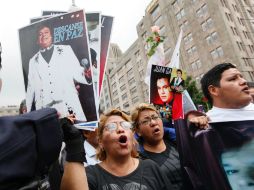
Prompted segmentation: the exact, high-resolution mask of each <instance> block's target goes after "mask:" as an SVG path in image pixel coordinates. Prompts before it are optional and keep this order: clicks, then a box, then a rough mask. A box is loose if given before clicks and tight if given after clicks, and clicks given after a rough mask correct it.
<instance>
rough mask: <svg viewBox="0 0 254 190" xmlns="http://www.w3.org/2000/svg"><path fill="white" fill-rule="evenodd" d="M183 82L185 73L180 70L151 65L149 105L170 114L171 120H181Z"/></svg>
mask: <svg viewBox="0 0 254 190" xmlns="http://www.w3.org/2000/svg"><path fill="white" fill-rule="evenodd" d="M185 80H186V72H184V71H182V70H180V69H176V68H170V67H164V66H159V65H152V69H151V76H150V103H153V104H154V105H156V106H157V107H158V109H159V110H160V111H164V112H166V113H168V114H170V115H171V117H172V119H179V118H183V98H182V92H183V91H184V81H185ZM164 115H165V114H164Z"/></svg>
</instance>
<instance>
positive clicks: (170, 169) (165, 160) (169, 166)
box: [139, 140, 183, 190]
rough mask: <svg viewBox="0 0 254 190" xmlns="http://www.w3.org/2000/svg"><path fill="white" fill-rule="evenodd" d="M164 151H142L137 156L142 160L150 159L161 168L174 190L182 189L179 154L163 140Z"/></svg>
mask: <svg viewBox="0 0 254 190" xmlns="http://www.w3.org/2000/svg"><path fill="white" fill-rule="evenodd" d="M164 142H165V144H166V150H165V151H163V152H161V153H154V152H149V151H146V150H144V151H142V152H141V153H140V154H139V155H140V157H141V158H142V159H147V158H148V159H151V160H153V161H155V162H156V163H157V164H158V165H159V166H160V168H161V170H162V172H163V173H164V174H165V175H166V176H167V177H168V179H169V180H170V181H171V183H172V185H173V187H174V189H175V190H180V189H183V179H182V172H181V165H180V160H179V154H178V151H177V150H176V148H175V146H174V145H173V144H172V143H170V142H168V141H166V140H164Z"/></svg>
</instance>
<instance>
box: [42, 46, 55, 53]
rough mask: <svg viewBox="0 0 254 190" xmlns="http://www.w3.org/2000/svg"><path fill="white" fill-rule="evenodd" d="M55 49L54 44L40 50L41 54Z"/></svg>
mask: <svg viewBox="0 0 254 190" xmlns="http://www.w3.org/2000/svg"><path fill="white" fill-rule="evenodd" d="M52 47H53V44H51V46H49V47H46V48H44V49H40V52H45V51H46V50H50V49H51V48H52Z"/></svg>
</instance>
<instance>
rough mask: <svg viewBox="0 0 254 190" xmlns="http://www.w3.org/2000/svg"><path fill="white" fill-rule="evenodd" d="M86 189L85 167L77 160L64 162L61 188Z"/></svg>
mask: <svg viewBox="0 0 254 190" xmlns="http://www.w3.org/2000/svg"><path fill="white" fill-rule="evenodd" d="M70 189H71V190H88V189H89V188H88V184H87V178H86V173H85V168H84V165H83V164H82V163H79V162H66V164H65V166H64V174H63V178H62V182H61V190H70Z"/></svg>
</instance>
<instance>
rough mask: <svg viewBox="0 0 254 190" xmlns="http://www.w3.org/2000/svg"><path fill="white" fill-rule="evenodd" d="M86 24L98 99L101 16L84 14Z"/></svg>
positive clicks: (98, 14)
mask: <svg viewBox="0 0 254 190" xmlns="http://www.w3.org/2000/svg"><path fill="white" fill-rule="evenodd" d="M86 23H87V30H88V39H89V45H90V53H91V61H92V71H93V82H94V86H95V90H96V95H97V97H98V93H97V92H99V82H98V81H99V71H100V64H98V61H100V53H101V14H100V13H86ZM97 99H99V98H97ZM98 102H99V101H98Z"/></svg>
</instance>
